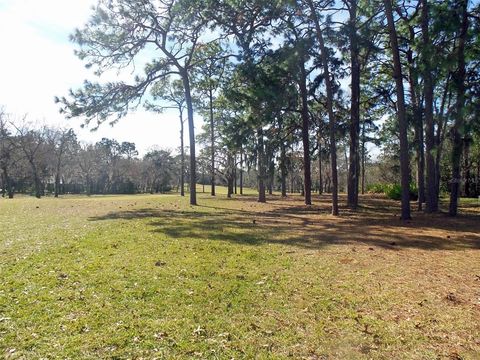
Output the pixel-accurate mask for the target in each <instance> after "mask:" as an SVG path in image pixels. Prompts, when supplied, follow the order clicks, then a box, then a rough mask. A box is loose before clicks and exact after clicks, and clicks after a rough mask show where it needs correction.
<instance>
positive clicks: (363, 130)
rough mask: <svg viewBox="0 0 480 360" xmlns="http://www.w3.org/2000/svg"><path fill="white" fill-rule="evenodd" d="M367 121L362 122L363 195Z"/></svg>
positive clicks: (363, 191) (363, 187)
mask: <svg viewBox="0 0 480 360" xmlns="http://www.w3.org/2000/svg"><path fill="white" fill-rule="evenodd" d="M365 142H366V140H365V121H363V123H362V195H364V194H365V164H366V158H365V157H366V149H365Z"/></svg>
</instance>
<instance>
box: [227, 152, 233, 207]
mask: <svg viewBox="0 0 480 360" xmlns="http://www.w3.org/2000/svg"><path fill="white" fill-rule="evenodd" d="M234 166H235V164H234V158H233V156H232V154H231V153H230V152H229V153H228V155H227V197H228V198H231V197H232V194H233V178H234Z"/></svg>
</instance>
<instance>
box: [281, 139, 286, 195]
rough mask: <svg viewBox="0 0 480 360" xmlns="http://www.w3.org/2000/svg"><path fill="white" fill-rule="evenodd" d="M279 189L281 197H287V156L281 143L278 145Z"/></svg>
mask: <svg viewBox="0 0 480 360" xmlns="http://www.w3.org/2000/svg"><path fill="white" fill-rule="evenodd" d="M280 187H281V191H282V197H287V156H286V151H285V144H284V142H283V141H282V142H281V143H280Z"/></svg>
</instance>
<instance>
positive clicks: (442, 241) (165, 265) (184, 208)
mask: <svg viewBox="0 0 480 360" xmlns="http://www.w3.org/2000/svg"><path fill="white" fill-rule="evenodd" d="M207 190H208V189H207ZM255 200H256V199H255V196H254V195H247V196H243V197H240V196H237V197H236V198H234V199H231V200H229V199H226V197H225V196H224V195H219V196H217V198H215V199H212V198H210V197H209V196H208V195H207V194H199V204H200V206H197V207H191V206H189V205H188V197H187V198H180V197H179V196H176V195H138V196H101V197H100V196H98V197H96V196H93V197H89V198H88V197H64V198H60V199H53V198H43V199H41V200H37V199H33V198H26V197H24V198H18V199H14V200H10V201H8V200H5V199H0V221H1V232H0V357H4V358H7V359H57V358H58V359H154V358H157V359H190V358H191V359H195V358H198V359H287V358H292V359H439V358H440V359H480V204H479V203H478V202H477V201H469V202H465V203H463V206H462V215H461V216H460V217H459V218H458V219H450V218H448V217H447V216H445V215H442V214H439V215H434V216H426V215H423V214H420V213H416V212H414V213H413V216H414V220H413V221H411V222H407V223H403V222H401V221H400V220H399V219H398V212H399V204H398V203H396V202H392V201H389V200H386V199H384V198H381V197H373V196H365V197H362V198H361V203H362V207H361V208H360V209H359V211H358V212H357V213H352V212H349V211H348V210H346V209H342V214H343V215H342V216H340V217H338V218H335V217H332V216H330V215H329V197H328V196H327V195H324V196H322V197H318V196H315V197H314V202H315V205H314V206H311V207H305V206H303V205H302V199H301V198H300V197H299V196H290V197H289V198H287V199H281V198H280V197H278V196H273V197H270V198H269V199H268V201H269V202H268V203H267V204H259V203H257V202H256V201H255ZM341 200H342V201H344V200H345V199H344V197H342V198H341Z"/></svg>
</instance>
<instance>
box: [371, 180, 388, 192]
mask: <svg viewBox="0 0 480 360" xmlns="http://www.w3.org/2000/svg"><path fill="white" fill-rule="evenodd" d="M385 186H387V184H381V183H378V184H370V185H368V186H367V192H368V193H370V194H383V193H385Z"/></svg>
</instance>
